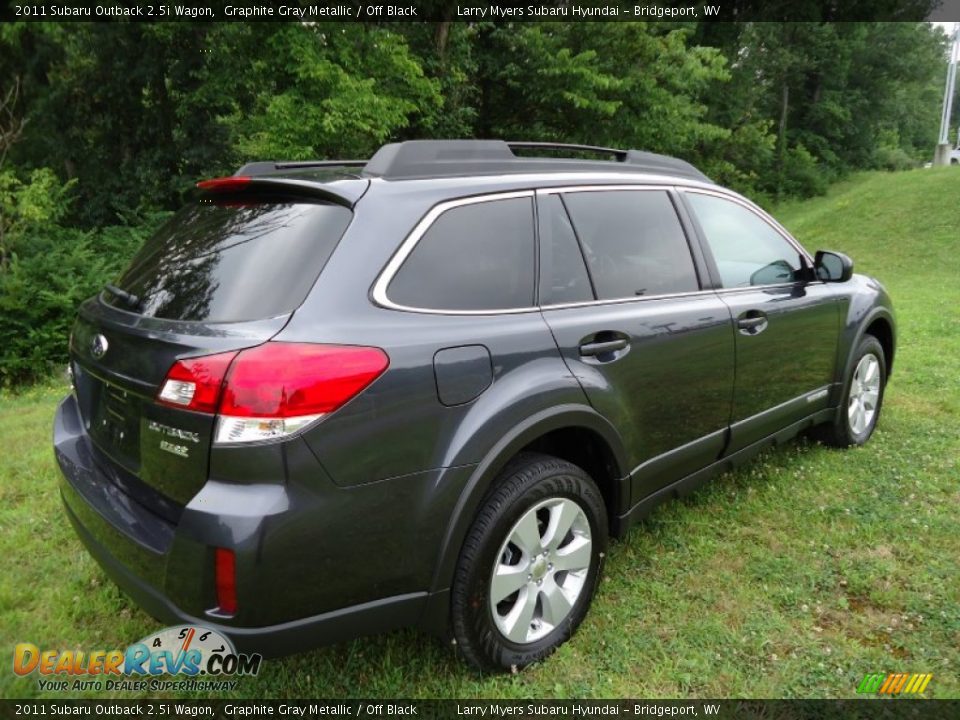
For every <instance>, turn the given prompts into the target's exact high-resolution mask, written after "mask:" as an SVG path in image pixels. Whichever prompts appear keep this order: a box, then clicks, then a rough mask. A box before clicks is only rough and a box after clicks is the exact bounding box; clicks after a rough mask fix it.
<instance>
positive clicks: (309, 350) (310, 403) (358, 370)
mask: <svg viewBox="0 0 960 720" xmlns="http://www.w3.org/2000/svg"><path fill="white" fill-rule="evenodd" d="M231 361H232V362H231ZM389 364H390V359H389V358H388V357H387V355H386V353H385V352H383V350H380V349H379V348H372V347H357V346H353V345H314V344H306V343H284V342H268V343H265V344H264V345H259V346H257V347H254V348H250V349H249V350H242V351H240V352H239V353H222V354H220V355H208V356H206V357H200V358H190V359H188V360H181V361H179V362H177V363H175V364H174V366H173V367H172V368H170V372H169V373H168V374H167V379H166V381H165V382H164V384H163V387H162V389H161V391H160V394H159V395H158V398H157V399H158V401H160V402H161V403H163V404H165V405H173V406H178V407H183V408H186V409H189V410H198V411H200V412H216V413H217V414H218V416H219V417H218V418H217V429H216V434H215V436H214V442H215V443H237V442H252V441H256V440H268V439H271V438H278V437H283V436H285V435H289V434H290V433H293V432H296V431H297V430H299V429H301V428H303V427H304V426H306V425H308V424H309V423H311V422H313V421H314V420H317V419H318V418H320V417H322V416H324V415H326V414H328V413H332V412H333V411H335V410H337V409H338V408H340V407H342V406H343V405H344V404H346V403H347V402H348V401H349V400H351V399H352V398H354V397H356V396H357V395H358V394H359V393H360V392H362V391H363V389H364V388H366V387H367V386H368V385H369V384H370V383H372V382H373V381H374V380H376V379H377V378H378V377H380V375H381V374H383V371H384V370H386V369H387V366H388V365H389Z"/></svg>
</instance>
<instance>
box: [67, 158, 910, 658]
mask: <svg viewBox="0 0 960 720" xmlns="http://www.w3.org/2000/svg"><path fill="white" fill-rule="evenodd" d="M570 151H574V152H576V153H578V154H579V159H572V158H569V157H566V158H565V157H557V155H558V154H559V155H563V154H564V153H566V154H568V155H569V152H570ZM550 152H553V154H554V157H544V154H545V153H550ZM531 153H532V155H531ZM585 153H597V154H598V156H599V157H600V158H601V159H597V160H589V159H583V155H584V154H585ZM894 347H895V327H894V317H893V310H892V307H891V302H890V298H889V297H888V296H887V293H886V292H885V291H884V289H883V287H882V286H881V285H880V284H879V283H878V282H877V281H876V280H873V279H871V278H869V277H864V276H862V275H854V274H853V270H852V263H851V261H850V260H849V258H847V257H845V256H843V255H841V254H839V253H833V252H818V253H816V255H814V256H811V255H810V254H808V252H807V251H806V250H805V249H804V248H803V247H801V245H800V244H799V243H798V242H797V241H796V240H794V239H793V238H792V237H791V236H790V234H789V233H788V232H787V231H786V230H784V229H783V228H782V227H781V226H780V225H779V224H777V222H776V221H775V220H773V219H772V218H771V217H770V216H769V215H767V214H766V213H765V212H763V211H762V210H760V209H759V208H758V207H757V206H756V205H754V204H753V203H751V202H750V201H748V200H746V199H745V198H743V197H741V196H740V195H738V194H736V193H734V192H731V191H730V190H727V189H725V188H723V187H720V186H718V185H716V184H714V183H713V182H711V181H710V180H709V179H708V178H707V177H705V176H704V175H703V174H702V173H700V172H699V171H698V170H697V169H695V168H694V167H693V166H691V165H689V164H687V163H685V162H682V161H680V160H676V159H673V158H668V157H664V156H661V155H654V154H651V153H644V152H637V151H633V150H631V151H620V150H611V149H608V148H593V147H587V146H544V145H542V144H539V143H506V142H501V141H466V140H463V141H417V142H404V143H399V144H392V145H387V146H385V147H383V148H381V149H380V150H379V151H378V152H377V153H376V154H375V155H374V156H373V158H371V159H370V160H369V161H362V162H361V161H322V162H306V163H303V162H299V163H277V162H258V163H252V164H249V165H246V166H244V167H243V168H241V169H240V170H239V171H238V172H237V174H236V175H234V176H232V177H226V178H218V179H214V180H207V181H204V182H201V183H199V191H198V193H197V198H196V200H195V202H193V203H192V204H190V205H189V206H187V207H186V208H184V209H183V210H181V211H180V212H179V213H177V214H176V215H174V216H173V217H172V219H171V220H170V221H169V222H167V224H166V225H164V226H163V227H162V228H161V229H160V230H159V231H158V232H157V233H156V234H155V235H154V236H153V237H152V238H151V239H150V240H148V241H147V242H146V244H145V245H144V246H143V248H142V249H141V250H140V252H139V253H138V254H137V255H136V257H135V258H134V259H133V261H132V262H131V264H130V266H129V268H128V269H127V270H126V271H125V272H124V273H123V275H122V276H120V277H119V278H118V279H117V280H116V281H115V284H110V285H107V286H106V287H105V288H104V290H103V291H102V292H101V293H100V294H99V296H97V297H94V298H91V299H90V300H88V301H87V302H85V303H84V304H83V305H82V307H81V308H80V312H79V316H78V318H77V321H76V325H75V326H74V329H73V332H72V334H71V338H70V370H71V374H72V381H73V389H72V392H71V393H70V395H69V396H68V397H67V398H66V399H64V400H63V402H62V403H61V404H60V406H59V408H58V411H57V414H56V420H55V427H54V438H53V441H54V447H55V450H56V457H57V460H58V462H59V465H60V468H61V469H62V471H63V472H62V474H63V477H62V481H61V484H60V491H61V494H62V497H63V501H64V505H65V509H66V515H67V517H69V519H70V521H71V522H72V523H73V525H74V527H75V528H76V532H77V534H78V535H79V536H80V538H81V540H82V541H83V542H84V543H85V544H86V546H87V548H88V549H89V551H90V552H91V553H92V554H93V556H94V557H95V558H96V559H97V560H98V561H99V562H100V564H101V565H102V566H103V567H104V569H105V570H106V571H107V573H109V574H110V576H111V577H112V578H113V579H114V580H115V581H116V582H117V583H118V584H119V585H120V586H121V587H122V588H123V589H124V590H125V591H126V592H127V593H129V594H130V595H131V596H132V597H133V598H134V599H135V600H136V601H137V602H138V603H139V604H140V605H141V606H142V607H144V608H145V609H146V610H147V611H148V612H150V613H151V614H152V615H154V616H155V617H157V618H160V619H163V620H166V621H170V622H178V623H183V622H189V623H196V624H202V625H204V626H207V627H211V628H214V629H216V630H218V631H220V632H223V633H225V634H227V635H229V636H230V637H231V638H233V640H234V641H235V642H236V643H237V645H238V646H239V647H240V648H241V649H244V650H249V651H254V652H261V653H266V654H279V653H285V652H291V651H293V650H296V649H298V648H304V647H310V646H314V645H317V644H321V643H325V642H330V641H335V640H339V639H343V638H349V637H351V636H354V635H357V634H360V633H367V632H372V631H381V630H386V629H389V628H393V627H397V626H403V625H415V626H419V627H422V628H425V629H428V630H430V631H435V632H437V633H441V634H444V635H445V636H446V637H449V638H452V639H453V640H455V644H456V647H457V648H458V650H459V652H460V653H461V654H462V655H463V657H464V658H466V660H468V661H469V662H470V663H472V664H473V665H475V666H477V667H480V668H484V669H499V668H510V667H511V666H524V665H526V664H529V663H530V662H533V661H535V660H537V659H539V658H542V657H544V656H546V655H547V654H549V653H550V652H551V651H552V650H553V649H554V648H556V647H557V646H558V645H559V644H560V643H562V642H564V641H565V640H566V639H567V638H569V637H570V635H571V634H572V633H573V632H574V630H575V629H576V628H577V626H578V625H579V623H580V622H581V621H582V620H583V618H584V615H585V614H586V612H587V610H588V607H589V605H590V602H591V599H592V596H593V593H594V590H595V589H596V587H597V580H598V576H599V574H600V571H601V565H602V563H603V557H604V552H605V549H606V546H607V541H608V538H609V537H610V536H614V537H616V536H620V535H622V534H623V533H625V532H626V531H627V529H628V528H629V527H630V525H631V524H632V523H634V522H635V521H637V520H638V519H640V518H642V517H644V516H645V515H646V514H648V513H649V512H650V510H651V509H652V508H653V507H654V506H655V505H657V504H658V503H660V502H661V501H663V500H666V499H668V498H670V497H673V496H676V495H680V494H683V493H686V492H689V491H690V490H692V489H693V488H695V487H697V486H698V485H700V484H702V483H703V482H704V481H706V480H707V479H708V478H710V477H711V476H712V475H715V474H716V473H718V472H720V471H723V470H725V469H728V468H730V467H732V466H734V465H736V464H737V463H739V462H741V461H743V460H745V459H747V458H748V457H750V456H752V455H754V454H755V453H756V452H757V451H759V450H761V449H762V448H764V447H765V446H768V445H771V444H774V443H779V442H783V441H785V440H788V439H789V438H791V437H793V436H795V435H796V434H797V433H799V432H801V431H804V430H807V429H812V430H813V431H814V432H815V433H817V434H818V435H819V436H820V438H822V439H823V440H824V441H825V442H827V443H829V444H832V445H836V446H840V447H843V446H849V445H859V444H861V443H864V442H866V440H867V439H868V438H869V437H870V435H871V433H872V432H873V429H874V427H875V425H876V423H877V418H878V415H879V412H880V407H881V403H882V400H883V391H884V386H885V383H886V381H887V378H888V377H889V375H890V371H891V368H892V366H893V359H894Z"/></svg>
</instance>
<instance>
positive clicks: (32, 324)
mask: <svg viewBox="0 0 960 720" xmlns="http://www.w3.org/2000/svg"><path fill="white" fill-rule="evenodd" d="M0 188H2V191H0V218H2V219H0V223H2V225H0V227H2V228H3V230H4V232H3V238H4V241H3V246H2V247H3V251H4V253H3V256H2V264H0V385H3V386H9V385H13V384H16V383H23V382H30V381H34V380H37V379H39V378H41V377H43V376H45V375H48V374H49V373H50V372H51V371H52V370H53V369H54V368H55V367H56V366H58V365H62V364H63V363H64V362H66V357H67V338H68V336H69V334H70V327H71V325H72V324H73V320H74V317H75V316H76V312H77V308H78V306H79V305H80V303H81V302H83V300H85V299H86V298H88V297H90V296H92V295H94V294H95V293H96V292H97V291H98V290H99V289H100V288H101V287H102V286H103V284H104V283H106V282H108V281H109V280H110V279H112V278H113V277H115V276H116V274H117V273H118V272H119V270H120V269H121V268H122V267H123V266H124V265H125V264H126V263H127V262H128V260H129V258H130V256H131V255H132V254H133V252H134V251H135V250H136V248H137V246H138V245H139V244H140V243H141V242H142V240H143V238H144V237H145V235H146V234H148V233H149V232H151V231H152V229H153V227H154V226H155V225H156V223H157V221H158V219H159V217H151V218H148V219H147V220H145V221H143V225H142V226H139V227H109V228H106V229H104V230H102V231H99V232H87V231H81V230H76V229H72V228H65V227H62V226H61V225H60V224H59V223H58V219H59V217H60V216H62V215H63V213H64V212H65V210H66V208H67V206H68V204H69V200H68V195H67V193H68V191H69V185H62V184H60V183H59V182H58V181H57V180H56V178H55V176H54V175H53V174H52V173H51V172H50V171H48V170H38V171H35V172H34V173H32V174H31V176H30V177H29V180H28V181H26V182H22V181H19V180H17V179H16V178H15V177H13V176H12V175H11V174H10V173H5V174H3V175H0Z"/></svg>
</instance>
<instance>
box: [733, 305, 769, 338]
mask: <svg viewBox="0 0 960 720" xmlns="http://www.w3.org/2000/svg"><path fill="white" fill-rule="evenodd" d="M737 327H738V328H740V332H741V334H743V335H756V334H757V333H760V332H763V331H764V330H766V328H767V316H766V315H765V314H764V313H762V312H760V311H759V310H750V311H748V312H746V313H744V314H743V315H741V316H740V317H738V318H737Z"/></svg>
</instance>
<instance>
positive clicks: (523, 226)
mask: <svg viewBox="0 0 960 720" xmlns="http://www.w3.org/2000/svg"><path fill="white" fill-rule="evenodd" d="M533 237H534V235H533V200H532V198H514V199H511V200H494V201H489V202H481V203H474V204H472V205H463V206H461V207H456V208H452V209H450V210H447V211H446V212H445V213H443V214H442V215H441V216H440V217H439V218H437V219H436V220H435V221H434V223H433V224H432V225H431V226H430V228H429V229H428V230H427V232H426V233H425V234H424V235H423V237H421V238H420V241H419V242H418V243H417V245H416V247H415V248H414V249H413V252H412V253H411V254H410V256H409V257H408V258H407V259H406V261H405V262H404V263H403V265H402V266H401V267H400V270H399V271H398V272H397V274H396V276H395V277H394V278H393V280H392V281H391V283H390V286H389V288H388V289H387V295H388V296H389V298H390V300H391V301H393V302H395V303H397V304H399V305H406V306H409V307H417V308H428V309H430V308H432V309H437V310H502V309H507V308H525V307H531V306H532V305H533V284H534V283H533V281H534V242H533Z"/></svg>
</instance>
